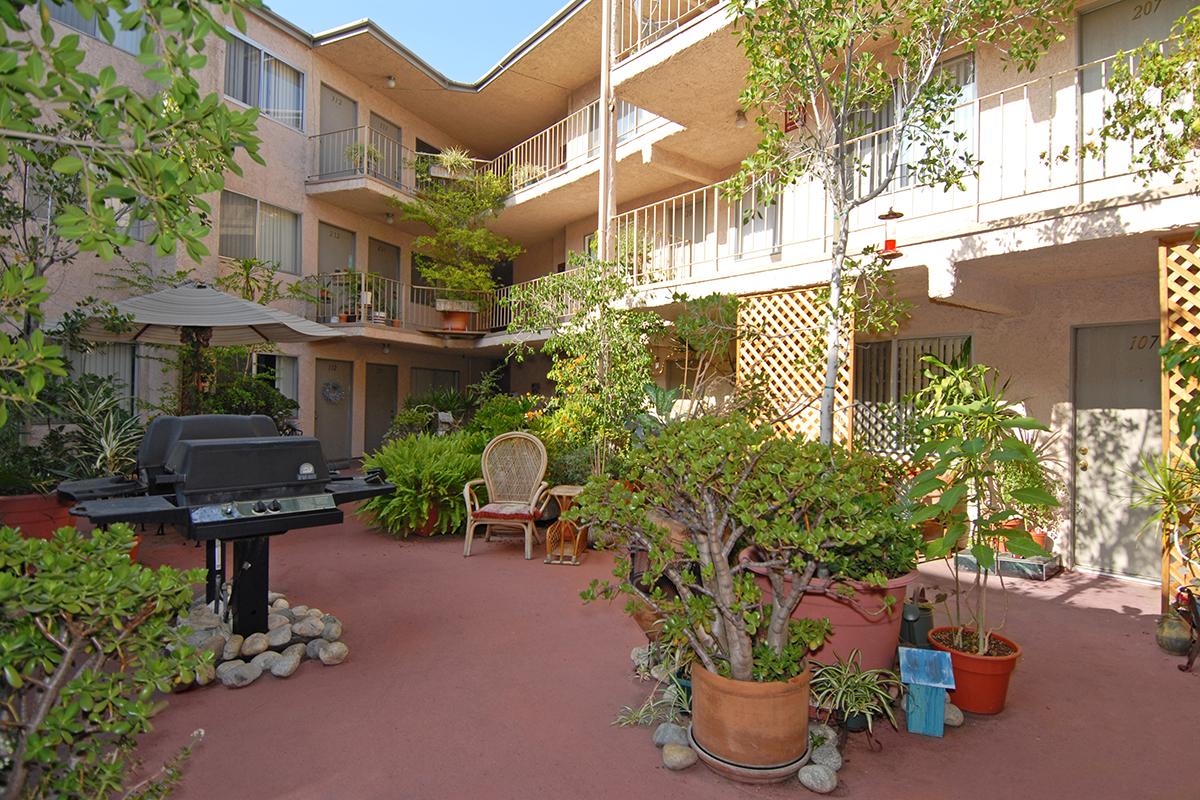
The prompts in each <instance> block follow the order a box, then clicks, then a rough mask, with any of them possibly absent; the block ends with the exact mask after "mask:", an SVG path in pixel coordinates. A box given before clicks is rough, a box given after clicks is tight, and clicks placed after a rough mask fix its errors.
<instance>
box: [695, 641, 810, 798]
mask: <svg viewBox="0 0 1200 800" xmlns="http://www.w3.org/2000/svg"><path fill="white" fill-rule="evenodd" d="M810 678H811V675H810V673H809V672H808V671H805V672H804V673H803V674H801V675H797V676H796V677H794V678H792V679H791V680H789V681H769V682H765V683H758V682H755V681H735V680H731V679H729V678H723V677H721V676H720V675H717V674H716V673H714V672H709V671H708V670H707V669H705V668H704V667H703V666H701V665H699V664H695V665H693V666H692V738H693V741H694V742H695V743H696V745H697V746H698V750H697V752H698V753H699V755H700V758H701V760H702V761H704V763H705V764H706V765H707V766H709V767H710V768H711V769H712V770H713V771H714V772H717V773H719V774H722V775H725V776H726V777H730V778H733V779H734V780H739V781H742V782H744V783H774V782H778V781H780V780H787V779H788V778H792V779H795V774H796V770H797V769H799V764H800V762H802V761H803V760H804V759H805V758H806V757H807V755H808V702H809V692H808V684H809V680H810ZM780 773H781V774H780Z"/></svg>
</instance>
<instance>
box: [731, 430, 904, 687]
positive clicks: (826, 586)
mask: <svg viewBox="0 0 1200 800" xmlns="http://www.w3.org/2000/svg"><path fill="white" fill-rule="evenodd" d="M850 463H851V464H852V468H853V470H854V475H855V478H856V480H857V481H858V482H859V484H860V486H861V487H863V489H864V490H863V491H862V492H861V494H860V495H859V497H858V498H857V501H858V503H859V504H860V506H859V508H858V509H857V514H858V515H859V516H860V517H861V518H863V519H864V520H869V522H868V523H867V524H871V525H874V526H875V529H874V531H873V535H872V536H871V538H870V539H869V540H867V541H854V542H848V543H845V544H844V545H843V546H842V548H841V549H840V550H839V551H838V552H831V553H827V554H826V560H827V561H829V562H836V563H838V564H839V568H838V572H837V574H824V573H818V575H817V577H816V578H815V579H814V580H813V581H812V582H811V583H810V585H809V586H808V587H807V588H806V589H805V591H804V593H803V595H802V596H801V599H800V603H799V604H798V605H797V606H796V610H795V611H793V612H792V616H793V617H794V618H796V619H828V620H829V622H830V623H831V624H832V625H833V633H832V634H831V635H830V636H829V637H828V638H827V639H826V641H825V644H824V645H823V646H822V647H821V649H820V650H818V651H816V652H814V653H813V657H814V658H817V659H821V658H824V659H825V660H833V659H838V660H843V661H844V660H846V659H849V658H850V656H851V654H853V653H857V654H858V658H859V660H860V661H861V663H862V664H863V665H864V666H865V667H866V668H867V669H888V668H890V667H891V666H892V665H893V664H894V663H895V661H896V647H897V645H898V644H899V641H900V623H901V620H902V611H903V608H904V601H905V599H906V597H907V594H908V587H909V586H910V585H911V584H912V583H913V581H915V580H916V579H917V571H916V565H917V555H918V553H919V552H920V547H921V535H920V532H919V530H918V528H917V527H916V526H915V525H913V524H912V523H911V522H909V521H908V519H907V517H906V515H905V512H904V511H903V510H902V505H903V502H902V500H903V496H901V497H897V490H896V489H895V488H894V487H896V486H902V485H903V481H902V480H901V478H902V467H900V466H899V465H897V463H896V462H895V461H893V460H891V459H888V458H885V457H882V456H874V455H871V454H868V453H859V454H855V456H854V458H853V459H852V461H851V462H850ZM738 559H739V561H740V562H741V563H742V564H743V565H745V567H746V568H747V569H748V570H749V571H750V572H751V573H753V574H754V575H755V579H756V580H757V581H758V582H759V585H760V586H761V588H762V590H763V595H764V597H765V598H767V599H770V597H771V594H772V593H771V586H770V582H769V581H768V580H767V578H766V576H765V570H764V568H763V567H761V566H759V565H758V562H759V561H761V560H762V553H760V552H759V551H758V549H757V548H756V547H755V546H753V545H751V546H749V547H746V548H744V549H743V550H742V551H741V552H740V553H739V554H738Z"/></svg>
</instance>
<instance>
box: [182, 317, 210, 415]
mask: <svg viewBox="0 0 1200 800" xmlns="http://www.w3.org/2000/svg"><path fill="white" fill-rule="evenodd" d="M211 342H212V328H192V327H185V328H182V329H181V330H180V332H179V343H180V344H181V345H183V347H184V363H183V374H182V375H180V376H179V379H180V385H179V413H180V414H184V415H188V414H199V413H201V405H200V397H201V395H203V394H204V389H205V386H206V385H207V384H208V377H209V376H208V372H209V370H208V360H207V359H206V358H205V357H204V352H205V350H207V349H208V346H209V344H210V343H211Z"/></svg>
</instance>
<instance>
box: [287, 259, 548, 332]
mask: <svg viewBox="0 0 1200 800" xmlns="http://www.w3.org/2000/svg"><path fill="white" fill-rule="evenodd" d="M555 277H556V276H555V275H546V276H544V277H541V278H537V279H535V281H530V282H529V283H534V282H536V281H546V280H553V279H554V278H555ZM311 280H312V288H311V291H312V294H313V295H314V297H316V302H315V303H313V304H311V305H310V306H309V309H310V311H309V314H310V317H311V318H312V319H314V320H315V321H317V322H320V323H323V324H326V325H349V324H353V325H375V326H380V327H391V328H402V329H405V330H437V329H440V328H441V327H442V317H441V312H440V311H438V308H437V305H438V301H439V300H467V301H469V302H472V303H474V304H475V306H476V308H477V309H478V310H477V311H475V312H473V313H472V314H471V322H470V324H469V327H470V329H471V330H473V331H502V330H504V329H505V328H507V327H508V324H509V323H510V322H511V321H512V316H513V314H512V306H511V304H510V300H509V298H510V297H511V295H512V292H513V288H514V287H512V286H502V287H500V288H498V289H496V290H495V291H494V292H469V293H465V296H464V293H463V292H449V291H447V290H445V289H439V288H435V287H432V286H412V285H409V284H406V283H403V282H402V281H398V280H395V279H394V278H387V277H384V276H382V275H376V274H374V273H370V272H334V273H327V274H323V275H317V276H315V277H313V278H312V279H311ZM518 285H522V284H518Z"/></svg>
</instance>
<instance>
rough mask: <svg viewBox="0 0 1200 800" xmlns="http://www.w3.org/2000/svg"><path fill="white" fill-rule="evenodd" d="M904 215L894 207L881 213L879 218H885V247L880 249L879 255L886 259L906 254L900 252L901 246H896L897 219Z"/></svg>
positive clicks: (889, 259)
mask: <svg viewBox="0 0 1200 800" xmlns="http://www.w3.org/2000/svg"><path fill="white" fill-rule="evenodd" d="M903 216H904V214H902V213H901V212H899V211H897V210H896V209H894V208H889V209H888V210H887V213H886V214H880V215H879V218H880V219H881V220H883V249H881V250H880V251H879V253H878V255H879V257H880V258H882V259H884V260H886V261H891V260H893V259H897V258H899V257H900V256H902V255H904V254H903V253H901V252H900V248H898V247H896V220H898V219H900V218H901V217H903Z"/></svg>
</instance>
